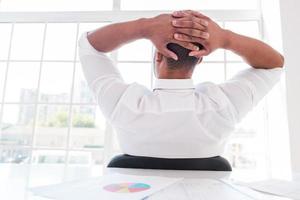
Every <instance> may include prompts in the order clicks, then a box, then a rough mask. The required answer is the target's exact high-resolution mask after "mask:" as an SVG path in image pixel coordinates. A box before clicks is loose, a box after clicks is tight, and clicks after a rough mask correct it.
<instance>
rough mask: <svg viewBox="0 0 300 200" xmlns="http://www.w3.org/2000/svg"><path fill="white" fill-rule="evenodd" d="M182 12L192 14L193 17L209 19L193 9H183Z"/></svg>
mask: <svg viewBox="0 0 300 200" xmlns="http://www.w3.org/2000/svg"><path fill="white" fill-rule="evenodd" d="M183 12H185V13H186V14H189V15H193V16H195V17H200V18H203V19H209V17H207V16H205V15H203V14H201V13H200V12H197V11H194V10H184V11H183Z"/></svg>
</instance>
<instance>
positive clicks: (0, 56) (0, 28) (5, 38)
mask: <svg viewBox="0 0 300 200" xmlns="http://www.w3.org/2000/svg"><path fill="white" fill-rule="evenodd" d="M11 27H12V25H11V24H0V44H1V45H0V60H5V59H7V58H8V50H9V42H10V34H11Z"/></svg>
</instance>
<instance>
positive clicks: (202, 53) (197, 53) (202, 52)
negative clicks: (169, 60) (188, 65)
mask: <svg viewBox="0 0 300 200" xmlns="http://www.w3.org/2000/svg"><path fill="white" fill-rule="evenodd" d="M208 54H209V50H207V49H203V50H200V51H191V52H190V53H189V56H194V57H196V58H201V57H203V56H207V55H208Z"/></svg>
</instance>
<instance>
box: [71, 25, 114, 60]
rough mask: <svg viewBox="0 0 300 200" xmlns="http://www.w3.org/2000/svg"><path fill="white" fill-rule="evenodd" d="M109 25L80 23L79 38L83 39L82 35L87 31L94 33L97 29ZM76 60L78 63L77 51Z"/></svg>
mask: <svg viewBox="0 0 300 200" xmlns="http://www.w3.org/2000/svg"><path fill="white" fill-rule="evenodd" d="M108 24H109V23H80V24H79V34H78V37H81V35H82V34H83V33H84V32H86V31H93V30H95V29H98V28H100V27H103V26H106V25H108ZM78 39H79V38H78ZM76 59H77V61H79V56H78V51H77V56H76Z"/></svg>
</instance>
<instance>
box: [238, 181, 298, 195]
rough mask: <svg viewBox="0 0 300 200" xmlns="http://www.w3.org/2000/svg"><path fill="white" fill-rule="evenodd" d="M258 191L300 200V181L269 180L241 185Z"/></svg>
mask: <svg viewBox="0 0 300 200" xmlns="http://www.w3.org/2000/svg"><path fill="white" fill-rule="evenodd" d="M240 185H242V186H247V187H250V188H252V189H254V190H256V191H260V192H264V193H269V194H273V195H277V196H282V197H287V198H291V199H294V200H300V181H284V180H267V181H259V182H252V183H241V184H240Z"/></svg>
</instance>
